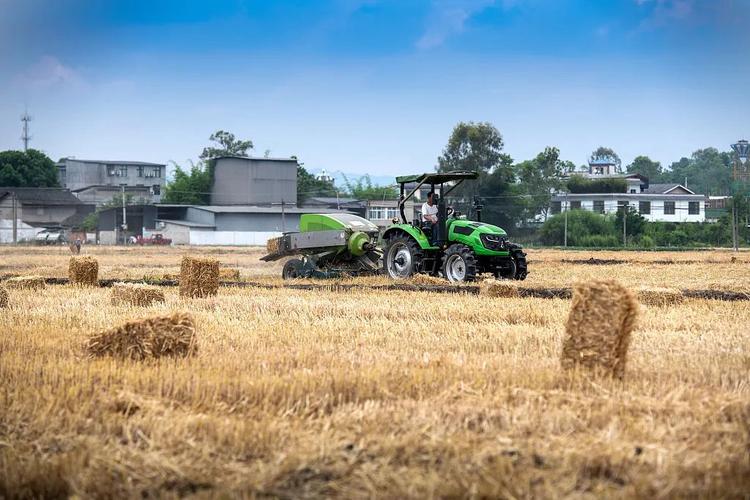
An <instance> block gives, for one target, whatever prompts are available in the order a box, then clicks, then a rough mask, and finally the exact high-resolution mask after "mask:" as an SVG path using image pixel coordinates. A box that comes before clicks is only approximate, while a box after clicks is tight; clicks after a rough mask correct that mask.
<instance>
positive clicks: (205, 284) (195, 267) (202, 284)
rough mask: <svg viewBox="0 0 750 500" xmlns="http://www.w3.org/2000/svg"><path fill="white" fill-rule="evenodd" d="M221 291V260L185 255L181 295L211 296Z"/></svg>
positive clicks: (181, 268)
mask: <svg viewBox="0 0 750 500" xmlns="http://www.w3.org/2000/svg"><path fill="white" fill-rule="evenodd" d="M218 291H219V261H218V260H216V259H198V258H195V257H188V256H185V257H183V258H182V265H181V266H180V296H181V297H193V298H200V297H209V296H213V295H216V294H217V293H218Z"/></svg>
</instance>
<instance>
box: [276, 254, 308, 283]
mask: <svg viewBox="0 0 750 500" xmlns="http://www.w3.org/2000/svg"><path fill="white" fill-rule="evenodd" d="M302 267H304V263H303V262H302V260H301V259H289V260H288V261H286V263H285V264H284V269H282V270H281V277H282V279H285V280H293V279H297V278H301V277H302Z"/></svg>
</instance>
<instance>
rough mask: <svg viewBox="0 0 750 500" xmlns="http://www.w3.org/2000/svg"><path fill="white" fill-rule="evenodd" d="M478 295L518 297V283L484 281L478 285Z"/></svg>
mask: <svg viewBox="0 0 750 500" xmlns="http://www.w3.org/2000/svg"><path fill="white" fill-rule="evenodd" d="M479 293H480V295H484V296H486V297H503V298H513V297H518V296H519V293H518V283H516V282H515V281H510V280H485V281H483V282H482V283H480V284H479Z"/></svg>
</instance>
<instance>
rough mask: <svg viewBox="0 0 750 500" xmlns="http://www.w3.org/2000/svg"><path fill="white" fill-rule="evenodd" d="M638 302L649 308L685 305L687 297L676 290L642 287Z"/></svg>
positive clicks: (639, 290)
mask: <svg viewBox="0 0 750 500" xmlns="http://www.w3.org/2000/svg"><path fill="white" fill-rule="evenodd" d="M638 300H639V301H640V302H641V304H644V305H647V306H669V305H674V304H681V303H683V302H684V301H685V296H684V295H683V294H682V291H680V290H678V289H676V288H647V287H642V288H639V289H638Z"/></svg>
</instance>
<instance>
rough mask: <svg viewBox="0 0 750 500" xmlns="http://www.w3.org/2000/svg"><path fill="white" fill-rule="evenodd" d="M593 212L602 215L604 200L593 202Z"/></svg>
mask: <svg viewBox="0 0 750 500" xmlns="http://www.w3.org/2000/svg"><path fill="white" fill-rule="evenodd" d="M594 212H595V213H597V214H603V213H604V200H594Z"/></svg>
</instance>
